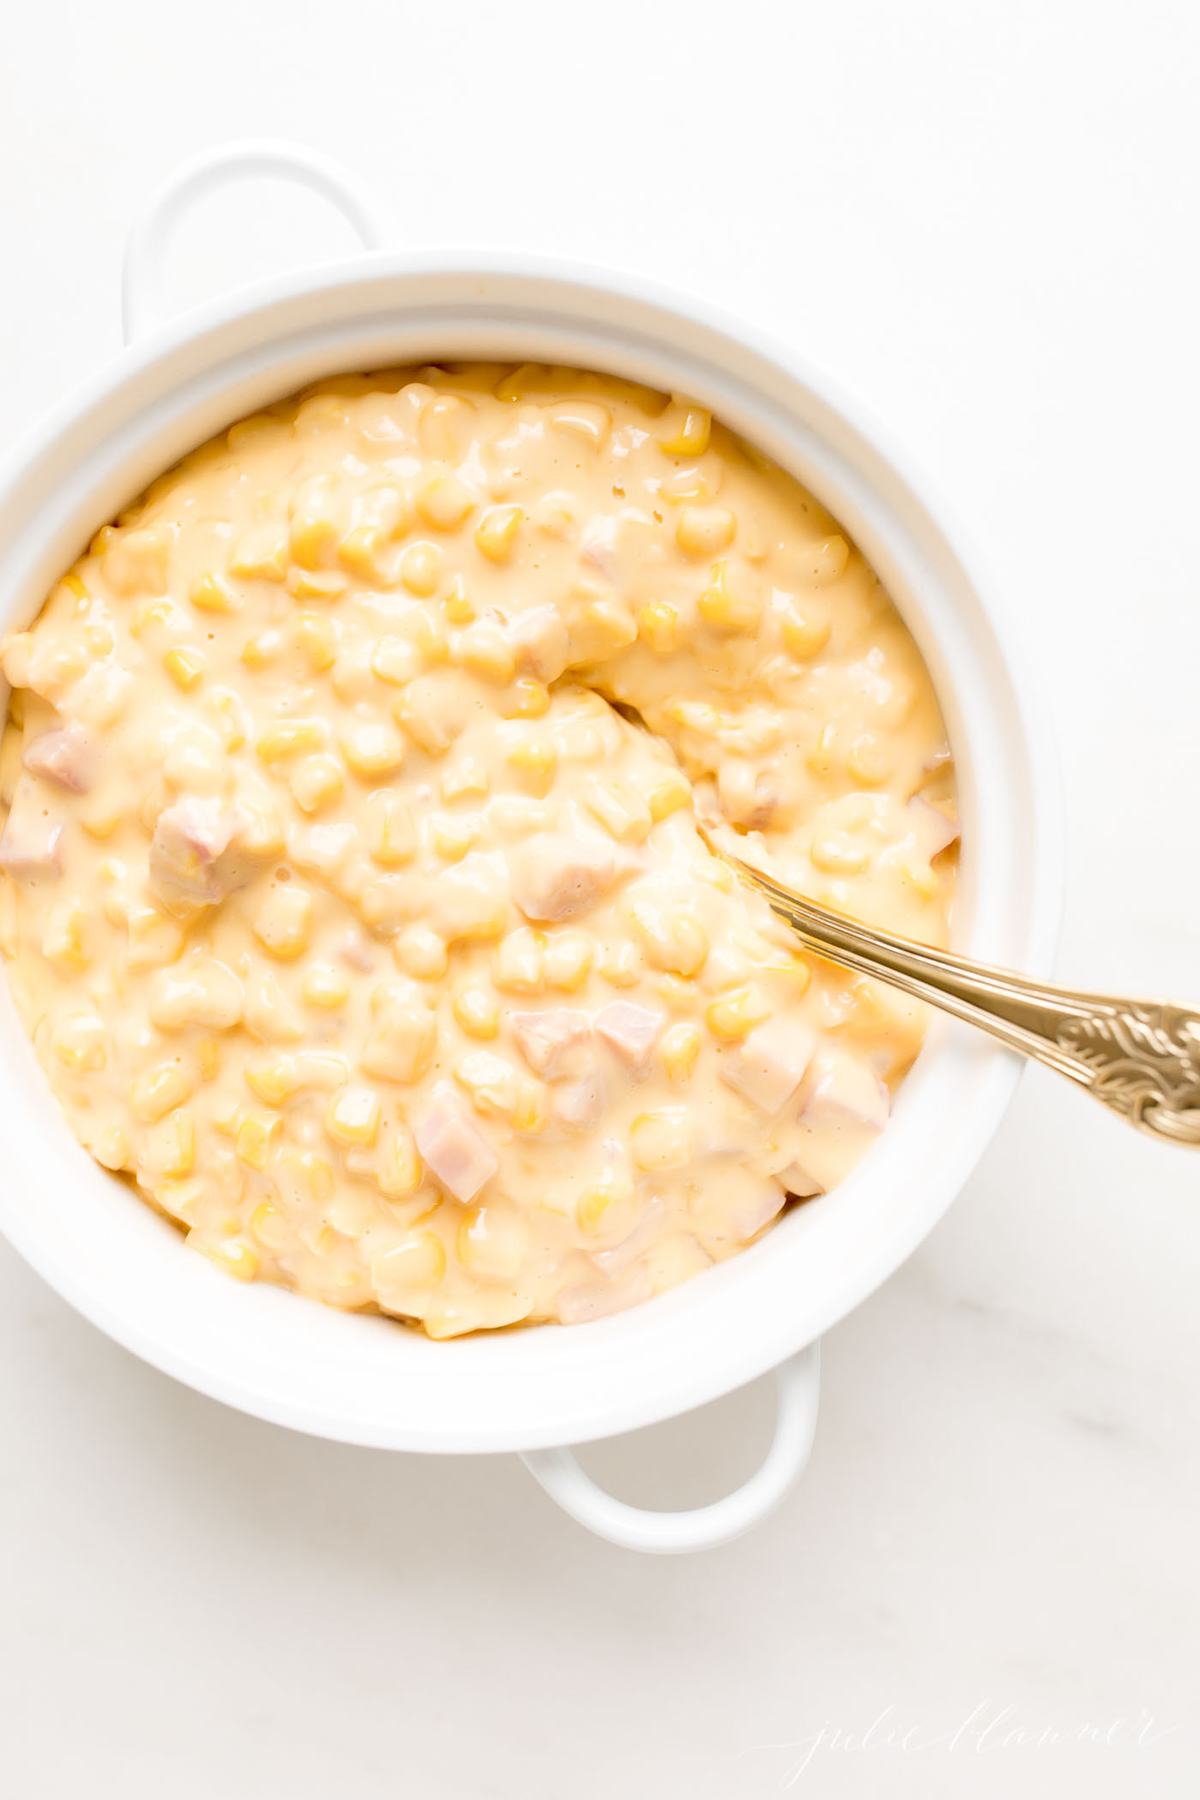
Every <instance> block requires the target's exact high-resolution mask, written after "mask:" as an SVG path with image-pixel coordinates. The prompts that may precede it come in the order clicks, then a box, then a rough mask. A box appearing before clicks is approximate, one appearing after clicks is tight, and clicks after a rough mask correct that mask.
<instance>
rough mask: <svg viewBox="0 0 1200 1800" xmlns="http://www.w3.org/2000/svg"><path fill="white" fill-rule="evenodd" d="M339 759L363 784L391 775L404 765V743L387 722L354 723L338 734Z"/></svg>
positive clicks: (381, 720) (359, 721) (371, 720)
mask: <svg viewBox="0 0 1200 1800" xmlns="http://www.w3.org/2000/svg"><path fill="white" fill-rule="evenodd" d="M341 750H342V755H343V756H344V757H345V759H346V762H347V763H348V764H349V766H350V768H351V769H353V771H354V773H355V774H356V775H359V776H361V777H363V779H364V780H366V779H370V778H373V777H375V776H377V775H391V774H392V773H393V772H394V771H395V770H396V769H398V768H399V767H400V765H401V764H402V763H403V761H404V739H403V738H402V737H401V736H400V733H399V732H398V731H397V730H396V728H395V726H394V725H392V724H391V723H390V722H389V721H388V720H387V719H355V720H353V721H352V723H351V724H350V725H348V726H347V728H346V730H345V731H344V732H343V733H342V738H341Z"/></svg>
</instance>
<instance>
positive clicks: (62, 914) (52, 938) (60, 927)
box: [42, 899, 91, 974]
mask: <svg viewBox="0 0 1200 1800" xmlns="http://www.w3.org/2000/svg"><path fill="white" fill-rule="evenodd" d="M42 955H43V956H44V957H45V958H46V960H47V962H52V963H53V964H54V966H55V968H57V969H61V970H62V971H63V972H64V974H66V973H78V971H79V970H81V969H86V968H87V966H88V964H89V963H90V961H91V951H90V948H89V945H88V939H87V913H86V911H85V910H84V906H83V902H82V901H81V900H78V899H74V900H66V901H63V902H62V903H61V904H60V905H57V906H52V907H51V909H50V911H49V913H48V915H47V918H46V928H45V930H44V932H43V933H42Z"/></svg>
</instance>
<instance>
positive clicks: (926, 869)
mask: <svg viewBox="0 0 1200 1800" xmlns="http://www.w3.org/2000/svg"><path fill="white" fill-rule="evenodd" d="M900 872H901V875H902V877H903V879H904V880H905V881H907V882H910V883H911V884H912V886H913V887H914V888H916V890H917V892H918V894H919V895H920V896H921V898H922V900H932V899H933V897H934V895H935V894H936V893H937V891H938V888H939V887H940V885H941V883H940V882H939V880H938V877H937V873H936V871H935V869H934V867H933V865H932V863H929V862H926V861H925V859H924V858H923V857H919V856H910V857H908V858H907V859H906V860H905V861H904V862H903V863H902V864H901V870H900Z"/></svg>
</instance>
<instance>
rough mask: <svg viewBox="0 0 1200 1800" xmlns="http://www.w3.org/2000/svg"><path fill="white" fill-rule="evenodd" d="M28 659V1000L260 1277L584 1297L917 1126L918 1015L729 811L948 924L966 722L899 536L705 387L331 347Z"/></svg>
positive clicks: (55, 1049) (706, 1244) (148, 502)
mask: <svg viewBox="0 0 1200 1800" xmlns="http://www.w3.org/2000/svg"><path fill="white" fill-rule="evenodd" d="M2 662H3V669H4V673H5V675H6V676H7V678H8V680H9V682H10V683H11V684H12V687H13V690H14V691H13V694H12V700H11V708H10V715H9V721H8V725H7V728H6V731H5V735H4V739H3V749H2V753H0V798H2V800H3V803H4V806H5V807H6V808H7V819H6V822H5V827H4V833H3V837H2V838H0V865H2V866H3V870H4V874H3V876H2V877H0V948H2V949H3V953H4V955H5V958H6V959H7V966H8V976H9V980H10V983H11V986H12V990H13V993H14V995H15V998H16V1003H17V1006H18V1008H19V1010H20V1013H21V1015H22V1017H23V1019H24V1022H25V1024H26V1026H27V1028H28V1030H29V1033H30V1036H31V1038H32V1040H33V1043H34V1045H35V1047H36V1050H37V1054H38V1056H39V1058H40V1060H41V1062H42V1065H43V1067H44V1068H45V1070H46V1073H47V1075H48V1077H49V1079H50V1082H51V1084H52V1086H53V1088H54V1090H55V1092H56V1094H57V1096H58V1098H59V1100H60V1102H61V1104H62V1106H63V1108H64V1110H65V1112H66V1114H67V1117H68V1119H69V1120H70V1123H71V1125H72V1127H73V1129H74V1131H75V1132H76V1134H77V1135H78V1137H79V1139H80V1140H81V1142H82V1143H83V1144H84V1145H85V1146H86V1147H87V1148H88V1150H89V1151H91V1153H92V1155H93V1156H95V1157H96V1158H97V1159H98V1160H99V1161H100V1162H101V1163H102V1164H103V1165H104V1166H105V1167H106V1168H108V1169H111V1170H114V1171H120V1172H124V1173H126V1174H127V1175H128V1176H129V1177H131V1178H132V1179H133V1180H134V1181H135V1182H136V1184H137V1186H138V1188H139V1189H140V1191H141V1192H142V1194H143V1195H145V1196H146V1198H147V1199H149V1200H150V1201H152V1202H153V1203H154V1204H155V1205H156V1206H158V1207H159V1208H161V1209H162V1210H163V1211H164V1212H165V1213H166V1214H168V1215H169V1216H170V1217H171V1218H172V1219H174V1220H175V1221H177V1222H178V1224H179V1225H180V1226H181V1227H182V1228H183V1230H184V1231H185V1232H186V1234H187V1239H188V1242H189V1244H191V1245H192V1246H194V1247H195V1248H196V1249H199V1250H201V1251H202V1252H204V1253H205V1254H206V1255H207V1256H208V1257H210V1258H211V1259H212V1260H213V1261H214V1262H215V1263H217V1264H218V1265H219V1266H220V1267H221V1268H223V1269H225V1270H227V1271H229V1272H230V1273H232V1274H233V1275H236V1276H239V1277H241V1278H243V1279H252V1278H254V1277H255V1276H259V1277H262V1278H264V1279H268V1280H272V1281H277V1282H281V1283H283V1284H284V1285H286V1286H289V1287H292V1288H294V1289H296V1290H297V1291H299V1292H300V1293H303V1294H308V1295H312V1296H315V1297H317V1298H319V1299H321V1300H324V1301H326V1302H329V1303H331V1304H334V1305H337V1306H345V1307H365V1306H372V1305H373V1306H376V1307H378V1308H380V1309H381V1310H383V1311H385V1312H387V1313H391V1314H395V1315H397V1316H399V1317H402V1318H405V1319H408V1320H412V1321H414V1322H417V1323H419V1324H421V1325H422V1326H423V1327H424V1329H425V1330H426V1331H427V1332H429V1333H430V1334H431V1335H433V1336H436V1337H445V1336H451V1335H455V1334H458V1333H461V1332H465V1331H471V1330H474V1329H477V1328H480V1327H496V1326H504V1325H510V1324H515V1323H517V1322H519V1321H526V1320H530V1321H532V1320H551V1319H557V1320H562V1321H564V1322H568V1323H569V1322H573V1321H578V1320H585V1319H589V1318H593V1317H596V1316H598V1315H600V1314H603V1313H606V1312H610V1311H613V1310H615V1309H617V1308H619V1307H624V1306H628V1305H630V1304H632V1303H634V1302H637V1301H640V1300H642V1299H645V1298H647V1297H648V1296H650V1295H652V1294H653V1293H655V1292H657V1291H658V1290H660V1289H663V1288H666V1287H669V1286H671V1285H673V1284H674V1283H677V1282H679V1281H682V1280H684V1279H685V1278H687V1277H689V1276H691V1275H693V1274H695V1273H696V1272H698V1271H699V1270H701V1269H703V1268H705V1267H706V1266H708V1265H709V1264H710V1263H711V1262H713V1261H715V1260H718V1259H720V1258H723V1257H726V1256H729V1255H731V1254H732V1253H733V1252H735V1251H737V1250H738V1249H740V1248H741V1247H742V1246H743V1245H745V1244H747V1243H748V1242H750V1241H751V1240H752V1239H754V1238H755V1237H756V1236H757V1235H758V1234H759V1233H760V1232H761V1231H762V1230H763V1229H764V1227H766V1226H767V1225H768V1224H769V1223H770V1221H771V1220H772V1219H774V1218H775V1217H776V1215H777V1214H778V1213H779V1212H780V1210H781V1208H782V1207H783V1205H784V1203H785V1199H786V1197H787V1196H789V1195H793V1196H799V1197H804V1196H809V1195H814V1194H817V1193H821V1192H824V1191H825V1190H827V1189H828V1188H829V1187H831V1186H832V1185H833V1184H834V1183H835V1182H837V1181H839V1180H840V1179H841V1178H842V1177H843V1176H844V1175H845V1174H846V1172H847V1171H848V1170H849V1169H850V1168H851V1167H852V1166H853V1164H854V1162H855V1161H856V1160H857V1158H858V1157H859V1156H860V1155H861V1154H862V1153H863V1151H864V1150H865V1149H866V1148H867V1146H868V1145H869V1144H870V1143H871V1142H872V1141H873V1140H874V1138H875V1137H876V1135H877V1134H878V1132H879V1131H880V1130H881V1129H882V1127H883V1125H884V1124H885V1122H886V1119H887V1114H888V1106H889V1097H890V1091H891V1089H892V1088H894V1086H895V1084H896V1082H897V1081H898V1080H899V1078H900V1077H901V1076H902V1075H903V1073H904V1071H905V1069H906V1068H907V1067H908V1065H909V1063H910V1062H911V1061H912V1058H913V1057H914V1055H915V1054H916V1051H917V1049H918V1048H919V1046H920V1042H921V1036H922V1031H923V1019H922V1016H921V1013H920V1010H919V1009H918V1008H917V1007H915V1006H914V1005H912V1004H911V1003H910V1002H908V1001H906V1000H904V999H903V998H901V997H899V996H897V995H895V994H893V993H891V992H890V991H889V990H887V989H885V988H883V987H881V986H879V985H878V984H876V983H873V982H871V981H868V980H864V979H862V978H859V977H856V976H853V975H850V974H847V973H845V972H843V971H840V970H838V969H836V968H834V967H832V966H831V965H829V964H825V963H822V962H820V961H818V960H816V959H814V958H811V957H808V956H806V955H803V954H801V953H800V952H799V950H798V948H797V946H796V943H795V940H794V939H792V938H791V937H790V935H789V933H788V932H787V930H786V928H785V927H784V926H782V925H781V924H780V923H779V922H778V921H776V920H775V919H774V918H773V917H772V915H771V914H770V912H769V911H768V909H767V908H766V906H765V905H764V904H763V903H762V902H761V901H760V900H759V899H758V898H757V897H756V896H755V895H753V894H751V893H749V892H748V891H746V890H745V889H743V888H742V887H741V886H740V885H739V884H738V883H737V882H736V881H735V879H734V878H733V877H732V876H731V875H730V873H729V871H728V870H727V869H726V868H725V867H724V866H723V865H722V864H720V863H719V862H718V861H717V860H716V859H715V858H714V857H713V855H712V854H711V853H710V851H709V850H708V849H707V848H706V846H705V844H704V842H703V841H702V839H701V837H700V836H699V834H698V832H697V827H696V820H697V818H698V817H699V818H700V819H702V820H705V821H707V822H709V823H711V824H712V825H714V826H716V827H718V828H720V829H729V830H732V831H735V832H737V833H739V834H741V838H742V843H741V846H740V847H741V848H742V850H743V853H744V854H745V855H746V856H747V857H748V859H749V860H751V861H755V862H758V863H759V864H760V865H762V866H764V867H768V868H770V869H771V870H773V871H774V872H775V873H776V874H777V875H778V876H779V877H780V878H781V879H783V880H785V881H787V882H788V883H790V884H791V885H792V886H794V887H795V888H797V889H799V890H800V891H802V892H804V893H807V894H810V895H811V896H813V897H814V898H816V899H818V900H820V901H823V902H825V903H827V904H830V905H833V906H835V907H837V908H840V909H842V910H843V911H846V912H848V913H851V914H854V915H855V916H857V917H860V918H863V919H867V920H870V921H873V922H875V923H878V924H881V925H884V926H888V927H891V928H892V929H895V930H898V931H901V932H904V933H907V934H909V935H912V936H914V937H918V938H922V939H924V940H926V941H928V942H933V943H942V942H944V941H945V937H946V929H947V913H948V908H949V905H950V901H951V897H952V894H953V885H954V865H955V840H956V837H957V827H956V823H955V806H954V789H953V775H952V766H951V764H950V760H949V752H948V750H947V747H946V744H945V732H944V727H943V724H942V720H941V716H940V713H939V710H938V705H937V701H936V699H935V697H934V694H933V691H932V688H931V685H930V681H929V677H928V674H927V672H926V670H925V668H924V666H923V664H922V661H921V658H920V656H919V654H918V652H917V650H916V647H915V646H914V644H913V642H912V640H911V638H910V637H909V635H908V633H907V631H906V630H905V628H904V626H903V625H902V623H901V622H900V620H899V618H898V616H897V614H896V612H895V610H894V609H893V607H892V605H891V603H890V601H889V599H888V596H887V595H886V593H885V592H884V591H883V589H882V587H881V586H880V583H879V581H878V580H877V578H876V577H875V575H874V574H873V573H872V571H871V569H870V568H869V567H868V566H867V565H866V563H865V562H864V560H863V558H862V557H861V555H859V553H858V552H857V551H856V550H855V549H854V547H853V546H852V545H851V544H850V543H849V542H848V541H847V539H846V537H845V536H844V535H843V534H842V533H841V532H840V531H839V530H838V527H837V525H836V523H835V522H834V520H833V519H831V518H830V517H829V515H828V514H827V513H826V512H824V511H823V509H822V508H821V507H820V505H819V504H818V503H817V502H816V501H815V500H814V499H813V498H812V496H811V495H809V494H807V493H806V492H805V491H804V490H803V489H802V488H801V487H799V486H798V485H797V483H796V482H795V481H793V480H792V479H791V478H790V477H789V476H787V475H785V474H784V473H783V472H781V471H780V470H779V469H777V468H775V467H774V466H772V465H770V464H769V463H767V462H766V461H765V460H764V459H763V458H761V457H760V456H759V455H757V454H756V453H755V452H754V451H753V450H752V449H750V448H748V447H747V446H746V445H745V444H743V443H742V442H740V441H739V440H738V439H737V438H735V437H734V436H732V435H731V434H730V433H729V432H727V431H725V430H724V429H722V428H721V427H720V426H719V425H718V424H716V423H715V422H713V421H712V420H711V419H710V417H709V415H708V413H707V412H706V411H705V410H704V409H703V408H701V407H700V406H698V405H696V404H694V403H691V402H689V401H687V400H686V399H682V398H679V397H674V398H671V399H667V398H666V397H664V396H663V395H660V394H656V393H653V392H651V391H650V390H648V389H643V388H639V387H635V386H633V385H631V384H629V383H626V382H622V381H619V380H615V379H613V378H610V377H607V376H602V375H597V374H587V373H581V372H579V371H575V370H570V369H558V368H555V369H550V368H534V367H528V366H527V367H522V368H519V369H515V370H514V369H511V368H503V367H498V366H497V367H493V366H483V365H470V366H457V365H455V366H453V367H451V368H427V369H422V370H419V371H412V370H407V371H406V370H397V371H389V372H387V373H384V374H380V375H376V376H371V377H349V378H346V379H342V380H333V381H329V382H325V383H322V384H320V385H319V386H318V387H317V388H315V389H312V390H310V391H309V392H308V393H306V394H305V395H303V396H301V397H300V398H299V399H296V400H291V401H287V402H284V403H282V404H280V405H278V406H274V407H271V408H269V409H268V410H267V411H266V412H264V413H262V414H260V415H257V416H256V417H254V418H251V419H247V420H245V421H243V422H242V423H240V424H238V425H235V426H234V427H233V428H232V429H231V430H230V431H228V432H227V433H225V434H224V436H223V437H221V438H219V439H216V440H214V441H213V442H211V443H209V444H206V445H205V446H204V447H203V448H201V449H200V450H197V451H196V452H195V453H194V454H193V455H191V456H189V457H188V458H186V459H185V461H184V462H182V463H181V464H180V465H179V466H178V467H177V468H175V469H173V470H171V471H170V472H169V473H168V474H166V475H164V476H163V477H162V478H161V479H160V480H159V481H157V482H156V483H155V484H154V485H153V486H152V487H151V489H150V490H149V492H148V493H147V494H146V495H144V496H143V497H142V498H141V499H140V500H139V501H138V502H137V503H136V504H135V505H134V506H133V507H131V508H130V509H129V511H128V512H127V513H126V514H124V515H122V517H121V518H120V519H119V520H118V521H117V523H116V524H115V525H113V526H108V527H106V528H105V529H104V530H103V531H101V532H100V534H99V535H98V537H97V538H96V539H95V541H94V543H93V544H92V546H91V548H90V550H89V551H88V553H87V554H86V555H85V556H84V557H83V558H82V559H81V560H80V561H79V562H78V563H77V564H76V566H75V567H74V568H73V569H72V570H71V572H70V573H69V574H68V575H66V576H65V577H64V578H63V579H62V580H61V581H60V582H59V583H58V584H57V586H56V587H55V588H54V590H53V592H52V593H51V594H50V596H49V597H48V599H47V601H46V603H45V606H44V607H43V609H42V611H41V613H40V615H39V617H38V618H37V620H36V622H35V623H34V624H33V626H32V627H31V628H30V629H29V630H28V631H24V632H19V633H16V634H14V635H11V636H10V637H9V638H8V639H7V640H6V641H5V643H4V645H3V650H2ZM30 1204H35V1201H34V1199H33V1197H30Z"/></svg>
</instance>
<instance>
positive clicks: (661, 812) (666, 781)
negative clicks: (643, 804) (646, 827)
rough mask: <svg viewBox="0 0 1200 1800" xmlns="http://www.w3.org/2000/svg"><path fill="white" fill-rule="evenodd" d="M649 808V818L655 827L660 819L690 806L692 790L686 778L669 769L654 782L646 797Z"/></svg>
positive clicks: (677, 771) (678, 772) (675, 770)
mask: <svg viewBox="0 0 1200 1800" xmlns="http://www.w3.org/2000/svg"><path fill="white" fill-rule="evenodd" d="M646 801H647V804H648V806H649V808H650V817H651V818H652V819H653V820H654V823H655V824H656V825H657V824H658V822H659V820H660V819H666V818H668V817H669V816H670V815H671V813H673V812H678V811H679V809H680V807H681V806H690V805H691V803H692V790H691V788H690V787H689V786H688V783H687V779H686V777H685V776H684V775H683V774H681V772H680V771H679V770H678V769H671V770H669V771H668V773H667V774H665V775H664V776H663V778H662V780H661V781H659V782H656V783H655V785H654V786H653V787H652V788H651V790H650V792H649V794H648V795H647V796H646Z"/></svg>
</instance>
